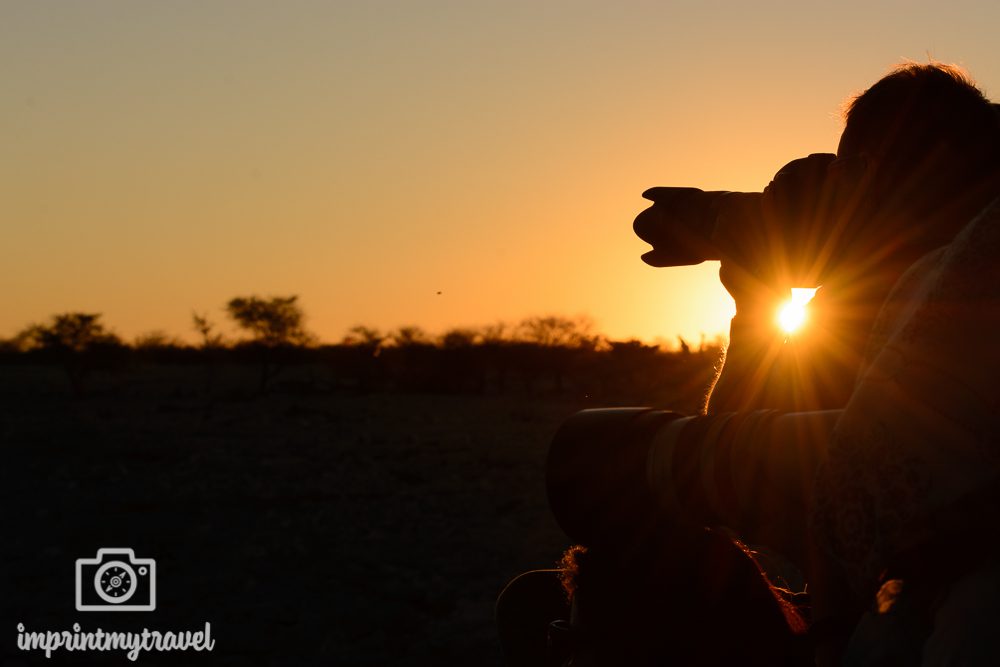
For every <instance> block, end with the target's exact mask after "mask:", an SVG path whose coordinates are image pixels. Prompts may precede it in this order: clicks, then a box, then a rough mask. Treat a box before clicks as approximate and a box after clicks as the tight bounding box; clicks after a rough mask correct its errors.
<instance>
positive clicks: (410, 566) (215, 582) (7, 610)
mask: <svg viewBox="0 0 1000 667" xmlns="http://www.w3.org/2000/svg"><path fill="white" fill-rule="evenodd" d="M201 372H202V369H199V368H197V367H186V368H184V367H176V368H175V367H159V368H154V369H146V370H144V371H142V372H136V371H130V372H129V373H128V374H127V376H121V374H119V375H118V376H108V377H106V378H103V379H102V378H99V377H98V378H94V379H93V380H92V381H91V382H90V389H89V391H88V394H87V395H86V396H83V397H75V396H73V394H72V392H70V391H69V390H68V385H67V383H66V380H65V378H64V377H63V375H62V373H61V371H60V370H59V369H58V368H42V367H6V368H2V369H0V374H2V375H0V447H2V452H3V467H2V473H0V475H2V476H0V494H2V501H3V507H4V508H5V509H4V512H3V515H2V516H3V524H2V533H0V536H2V537H0V540H2V544H3V547H2V553H3V574H2V575H0V584H2V589H0V590H2V599H3V617H2V625H0V656H2V657H0V665H20V664H42V663H45V664H53V663H56V664H58V663H59V662H62V661H65V660H66V659H67V657H73V658H76V660H72V661H71V662H74V663H75V664H129V663H128V662H127V660H126V659H125V658H124V657H123V656H121V655H109V654H103V655H102V654H85V655H83V656H81V655H79V654H76V655H72V656H70V655H68V654H66V653H62V654H61V655H60V656H58V657H59V659H56V658H53V659H52V660H50V661H46V660H45V659H44V658H43V657H42V655H41V654H39V653H37V652H35V653H22V652H19V651H17V649H16V643H15V642H16V636H17V635H16V625H17V623H24V624H25V626H27V628H28V630H63V629H70V628H71V626H72V624H73V623H74V622H79V623H80V624H81V625H82V626H83V629H84V630H93V629H95V628H96V627H104V628H105V629H119V630H125V629H130V628H132V629H140V630H141V628H142V627H148V628H150V629H160V630H188V629H191V630H197V629H200V628H201V627H202V626H203V625H204V623H205V622H206V621H209V622H211V624H212V633H213V636H214V638H215V639H216V647H215V650H214V651H213V652H212V653H208V654H206V653H190V652H189V653H181V654H144V655H143V657H141V658H140V661H141V662H142V664H146V665H157V664H212V665H337V666H346V665H393V666H394V667H402V666H405V665H428V664H435V665H496V664H499V650H498V647H497V644H496V639H495V631H494V628H493V618H492V616H493V603H494V599H495V597H496V594H497V593H498V591H499V590H500V588H501V587H502V586H503V585H504V583H505V582H506V581H507V580H508V579H510V578H511V577H513V576H514V575H516V574H517V573H519V572H521V571H523V570H526V569H530V568H534V567H540V566H541V567H545V566H549V565H551V564H552V563H553V562H554V560H555V559H557V558H558V556H559V555H560V552H561V550H562V549H563V548H564V547H565V546H567V544H566V541H565V538H564V536H563V535H562V533H561V531H560V530H559V529H558V527H557V526H556V525H555V524H554V522H553V520H552V519H551V518H550V516H549V513H548V510H547V507H546V502H545V493H544V485H543V477H542V475H543V462H544V458H545V454H546V448H547V446H548V442H549V440H550V439H551V437H552V435H553V433H554V432H555V430H556V428H557V427H558V425H559V424H560V423H561V422H562V420H564V419H565V418H566V417H567V416H569V415H570V414H572V413H573V412H575V411H577V410H579V409H582V408H585V407H593V405H590V404H588V401H587V400H586V399H585V398H582V397H580V398H575V397H573V396H572V395H567V393H566V392H564V393H563V394H562V395H559V396H555V395H552V394H546V393H544V392H522V393H520V394H516V395H486V396H461V395H430V394H398V393H396V394H394V393H379V394H368V395H363V394H359V393H352V392H345V391H339V392H331V391H325V392H318V391H306V390H302V389H301V388H299V389H298V390H296V391H293V390H292V389H291V388H289V387H294V384H292V385H289V387H286V388H285V389H282V388H281V387H280V386H279V387H276V389H275V390H274V391H272V392H269V393H268V394H266V395H260V394H257V393H256V392H253V391H249V390H244V389H242V387H253V386H254V381H255V375H254V373H255V371H254V370H253V369H252V368H247V369H241V368H230V369H228V370H226V371H225V372H224V373H222V375H221V376H219V377H215V378H213V379H212V381H211V385H210V387H208V385H207V384H206V382H204V381H203V379H202V378H201V375H200V373H201ZM203 385H205V386H203ZM206 387H208V388H206ZM569 393H570V394H571V393H572V392H569ZM124 546H129V547H133V548H134V549H135V551H136V555H137V556H139V557H149V558H155V559H156V561H157V568H158V576H157V581H158V587H159V595H158V598H159V599H158V608H157V610H156V611H155V612H145V613H143V612H135V613H124V614H121V613H119V614H115V613H106V612H105V613H100V612H77V611H76V610H75V608H74V577H75V570H74V564H75V560H76V559H77V558H82V557H88V558H92V557H94V556H95V555H96V553H97V549H98V548H100V547H124ZM88 660H89V661H92V662H87V661H88Z"/></svg>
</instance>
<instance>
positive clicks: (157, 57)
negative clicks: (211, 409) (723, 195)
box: [0, 0, 1000, 341]
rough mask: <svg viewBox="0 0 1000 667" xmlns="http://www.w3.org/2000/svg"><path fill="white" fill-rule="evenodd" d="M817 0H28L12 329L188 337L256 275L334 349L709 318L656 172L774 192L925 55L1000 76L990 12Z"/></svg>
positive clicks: (710, 298) (18, 7)
mask: <svg viewBox="0 0 1000 667" xmlns="http://www.w3.org/2000/svg"><path fill="white" fill-rule="evenodd" d="M815 4H816V3H801V2H794V3H793V2H785V3H777V2H758V3H754V6H753V7H749V6H747V5H745V4H744V3H735V2H734V3H720V2H693V1H692V2H626V3H610V2H604V3H597V2H545V3H538V2H516V1H510V0H507V1H504V2H492V1H491V2H476V1H475V0H473V1H465V2H457V1H456V2H440V1H431V2H423V3H416V2H403V1H398V2H370V1H369V2H303V1H291V2H283V3H280V5H279V4H278V3H272V2H236V1H233V2H213V3H203V2H169V3H155V2H131V1H130V2H92V3H91V2H88V3H54V2H50V3H30V2H23V3H5V4H4V5H3V7H2V8H0V61H2V62H3V63H4V70H5V71H4V86H3V87H2V88H0V120H2V124H3V127H4V128H5V129H6V132H5V133H4V139H3V146H2V153H0V154H2V155H3V158H2V159H0V220H2V227H0V252H2V253H3V255H2V262H0V289H2V291H3V294H4V307H3V308H2V309H0V337H3V336H9V335H13V334H14V333H15V332H16V331H17V330H18V329H20V328H21V327H22V326H24V325H26V324H28V323H29V322H33V321H40V320H43V319H45V318H47V317H48V316H49V315H51V314H53V313H56V312H63V311H68V310H85V311H93V312H101V313H103V314H104V319H105V321H106V322H107V324H109V325H110V326H111V327H112V328H113V329H114V330H116V331H117V332H118V333H119V334H121V335H123V336H125V337H126V338H131V337H132V336H134V335H136V334H139V333H143V332H147V331H150V330H154V329H161V330H165V331H167V332H168V333H171V334H175V335H179V336H183V337H190V336H191V327H190V315H191V311H192V310H197V311H199V312H207V313H209V314H210V316H212V317H214V318H215V319H217V320H219V321H221V320H222V319H223V313H222V310H221V308H222V306H223V304H224V303H225V302H226V301H227V300H228V299H229V298H231V297H233V296H237V295H249V294H259V295H262V296H263V295H286V294H298V295H300V299H301V302H302V304H303V306H304V308H305V310H306V312H307V315H308V317H309V321H308V324H309V327H310V328H311V329H312V330H313V331H314V332H315V333H317V334H318V335H319V337H320V338H321V339H323V340H326V341H335V340H339V339H340V338H341V337H342V336H343V334H344V333H345V331H346V330H347V329H348V328H349V327H350V326H352V325H354V324H359V323H364V324H367V325H370V326H375V327H379V328H382V329H390V328H393V327H395V326H398V325H409V324H413V325H418V326H421V327H423V328H425V329H427V330H429V331H431V332H440V331H441V330H443V329H445V328H446V327H450V326H463V325H478V324H487V323H490V322H494V321H496V320H507V321H516V320H519V319H521V318H523V317H525V316H528V315H537V314H549V313H556V314H566V315H577V314H583V313H586V314H589V315H590V316H591V317H593V318H594V320H595V321H596V323H597V327H598V329H599V330H601V331H603V332H605V333H607V334H609V335H611V336H613V337H616V338H624V337H630V336H639V337H642V338H645V339H654V338H657V337H663V338H666V339H671V340H672V339H673V338H674V337H675V336H676V335H678V334H680V335H683V336H685V337H686V338H689V339H695V340H696V339H697V337H698V335H699V333H700V332H704V333H706V334H708V335H709V336H712V335H714V334H716V333H718V332H721V331H723V330H724V329H725V327H726V326H727V318H728V316H729V315H730V312H731V311H730V309H731V302H730V301H729V300H728V297H727V296H726V295H725V292H724V291H723V290H722V288H721V287H720V286H719V285H718V281H717V278H716V270H717V267H714V266H711V265H702V266H700V267H694V268H685V269H652V268H649V267H646V266H645V265H643V264H642V263H641V262H640V261H639V255H640V254H641V253H642V252H644V250H645V246H644V244H643V243H642V242H641V241H639V240H638V239H637V238H635V237H634V236H633V235H632V232H631V222H632V219H633V218H634V217H635V215H636V214H637V213H638V212H639V211H641V210H642V209H643V208H644V206H645V204H644V201H643V200H642V199H641V198H640V196H639V195H640V193H641V192H642V191H643V190H644V189H645V188H647V187H649V186H652V185H693V186H698V187H703V188H706V189H748V190H759V189H760V188H762V187H763V186H764V185H766V183H767V181H768V180H769V178H770V176H771V174H773V172H774V171H775V170H776V169H777V168H778V167H780V166H781V165H782V164H784V163H785V162H787V161H788V160H790V159H792V158H794V157H798V156H801V155H805V154H807V153H812V152H820V151H832V150H834V148H835V146H836V141H837V137H838V135H839V131H840V122H839V119H838V116H837V113H838V108H839V105H840V103H841V102H842V100H843V99H844V98H845V97H846V96H847V95H849V94H851V93H854V92H858V91H860V90H861V89H863V88H864V87H865V86H867V85H869V84H870V83H872V82H873V81H874V80H876V79H877V78H878V77H879V76H881V74H883V73H884V72H885V70H886V69H887V68H888V67H889V66H890V65H891V64H893V63H895V62H898V61H899V60H901V59H902V58H913V59H918V60H924V59H926V58H927V56H928V55H930V56H933V57H934V58H937V59H940V60H943V61H947V62H958V63H960V64H964V65H965V66H966V67H967V68H968V69H969V70H970V71H971V73H972V74H973V76H975V78H976V79H977V80H978V81H979V83H980V84H981V85H982V87H983V88H985V90H986V92H987V94H990V93H991V92H992V93H993V94H994V95H1000V92H998V91H1000V52H998V51H997V50H996V48H995V40H996V35H995V34H994V33H995V30H994V28H995V26H996V25H997V24H998V21H997V19H998V18H1000V8H998V7H997V6H996V5H995V4H993V3H961V2H960V3H951V4H949V8H948V10H947V11H946V12H944V13H943V12H942V9H941V5H940V3H930V2H923V3H907V4H906V6H905V9H903V7H902V5H899V6H898V7H895V5H896V4H898V3H886V6H885V8H880V7H879V6H877V5H876V4H875V3H870V2H866V3H861V2H847V3H840V4H838V5H836V6H833V5H831V4H828V3H824V4H823V5H822V6H815V7H814V6H813V5H815ZM438 292H441V294H438Z"/></svg>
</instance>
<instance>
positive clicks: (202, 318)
mask: <svg viewBox="0 0 1000 667" xmlns="http://www.w3.org/2000/svg"><path fill="white" fill-rule="evenodd" d="M191 323H192V326H193V327H194V330H195V331H197V332H198V335H200V336H201V348H202V349H203V350H208V349H212V348H217V347H222V334H220V333H213V330H214V329H215V323H214V322H212V321H211V320H209V319H208V315H199V314H198V313H194V312H192V313H191Z"/></svg>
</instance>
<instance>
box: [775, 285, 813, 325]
mask: <svg viewBox="0 0 1000 667" xmlns="http://www.w3.org/2000/svg"><path fill="white" fill-rule="evenodd" d="M815 294H816V290H815V289H812V288H799V287H795V288H792V298H791V299H789V300H788V301H786V302H785V303H784V304H782V306H781V308H779V309H778V326H779V327H781V330H782V331H784V332H785V333H786V334H793V333H795V332H796V331H798V330H799V329H801V328H802V325H804V324H805V323H806V320H807V319H808V316H809V310H808V307H807V306H808V304H809V301H811V300H812V298H813V296H815Z"/></svg>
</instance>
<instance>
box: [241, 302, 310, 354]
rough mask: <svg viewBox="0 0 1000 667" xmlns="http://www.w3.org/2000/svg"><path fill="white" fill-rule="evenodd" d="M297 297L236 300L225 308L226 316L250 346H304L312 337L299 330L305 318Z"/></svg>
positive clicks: (302, 328)
mask: <svg viewBox="0 0 1000 667" xmlns="http://www.w3.org/2000/svg"><path fill="white" fill-rule="evenodd" d="M298 298H299V297H298V296H275V297H271V298H270V299H261V298H260V297H256V296H250V297H236V298H234V299H230V300H229V303H227V304H226V312H227V313H228V314H229V317H231V318H232V319H233V321H234V322H236V325H237V326H239V327H240V328H241V329H245V330H246V331H248V332H249V333H250V334H251V336H253V342H255V343H259V344H262V345H264V346H266V347H278V346H291V345H307V344H309V343H311V342H312V341H313V337H312V336H311V335H310V334H309V333H307V332H306V330H305V328H304V327H303V320H304V319H305V315H304V314H303V312H302V308H301V307H299V304H298V303H296V302H297V301H298Z"/></svg>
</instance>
